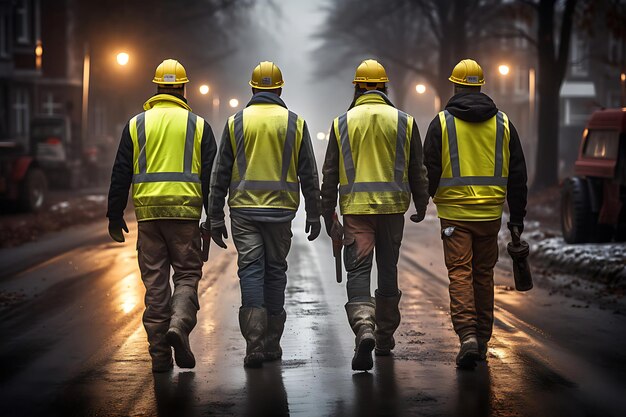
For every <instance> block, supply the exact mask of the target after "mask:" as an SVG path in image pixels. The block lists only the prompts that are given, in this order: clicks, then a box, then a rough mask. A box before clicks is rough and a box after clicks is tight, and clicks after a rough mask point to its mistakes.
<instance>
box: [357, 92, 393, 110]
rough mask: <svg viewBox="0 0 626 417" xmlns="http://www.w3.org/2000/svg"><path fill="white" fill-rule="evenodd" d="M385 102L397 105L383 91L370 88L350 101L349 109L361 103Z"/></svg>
mask: <svg viewBox="0 0 626 417" xmlns="http://www.w3.org/2000/svg"><path fill="white" fill-rule="evenodd" d="M383 102H384V103H386V104H388V105H390V106H391V107H396V106H394V105H393V103H392V102H391V100H389V97H387V95H386V94H385V93H383V92H382V91H378V90H370V91H366V92H364V93H363V94H361V95H359V96H357V97H355V98H354V100H352V103H350V107H348V110H350V109H351V108H353V107H354V106H358V105H359V104H365V103H383Z"/></svg>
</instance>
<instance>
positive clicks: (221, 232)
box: [211, 224, 228, 249]
mask: <svg viewBox="0 0 626 417" xmlns="http://www.w3.org/2000/svg"><path fill="white" fill-rule="evenodd" d="M222 238H224V239H228V232H227V231H226V225H225V224H223V225H221V226H218V227H213V228H212V229H211V239H213V242H215V244H216V245H217V246H219V247H220V248H222V249H226V248H227V246H226V243H224V239H222Z"/></svg>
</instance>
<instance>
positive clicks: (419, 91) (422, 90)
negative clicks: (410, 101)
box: [415, 84, 426, 94]
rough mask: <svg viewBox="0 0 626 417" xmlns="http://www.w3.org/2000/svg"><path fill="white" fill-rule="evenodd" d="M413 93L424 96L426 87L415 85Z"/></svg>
mask: <svg viewBox="0 0 626 417" xmlns="http://www.w3.org/2000/svg"><path fill="white" fill-rule="evenodd" d="M415 91H417V94H424V93H425V92H426V86H425V85H424V84H417V85H416V86H415Z"/></svg>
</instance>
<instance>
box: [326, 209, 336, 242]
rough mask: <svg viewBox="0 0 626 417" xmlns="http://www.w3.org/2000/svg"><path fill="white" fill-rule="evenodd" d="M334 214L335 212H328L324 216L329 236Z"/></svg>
mask: <svg viewBox="0 0 626 417" xmlns="http://www.w3.org/2000/svg"><path fill="white" fill-rule="evenodd" d="M334 214H335V213H332V214H327V215H325V216H324V227H326V234H327V235H328V236H331V235H330V231H331V230H332V228H333V215H334Z"/></svg>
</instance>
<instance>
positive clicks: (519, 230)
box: [506, 220, 524, 237]
mask: <svg viewBox="0 0 626 417" xmlns="http://www.w3.org/2000/svg"><path fill="white" fill-rule="evenodd" d="M506 227H508V228H509V231H510V232H511V236H513V234H514V233H515V231H514V229H517V234H518V237H519V235H521V234H522V233H523V232H524V221H523V220H522V221H519V222H517V221H515V222H508V223H507V224H506Z"/></svg>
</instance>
